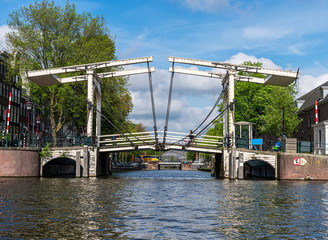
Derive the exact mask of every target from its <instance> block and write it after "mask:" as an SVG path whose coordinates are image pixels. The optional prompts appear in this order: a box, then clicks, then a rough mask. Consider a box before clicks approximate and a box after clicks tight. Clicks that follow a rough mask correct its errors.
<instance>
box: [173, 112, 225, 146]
mask: <svg viewBox="0 0 328 240" xmlns="http://www.w3.org/2000/svg"><path fill="white" fill-rule="evenodd" d="M227 109H228V107H226V108H225V109H223V110H222V112H220V113H219V114H218V115H217V116H215V118H213V119H212V120H211V121H210V122H209V123H208V124H207V125H206V126H205V127H204V128H203V129H202V130H201V131H200V132H199V133H198V134H196V135H195V138H197V137H198V136H200V134H201V133H202V132H204V131H205V130H206V129H208V128H209V127H210V126H211V125H212V124H213V123H214V121H215V120H217V119H218V118H219V117H221V116H222V114H224V113H225V111H227ZM188 136H189V135H187V136H185V137H183V138H181V139H180V140H178V141H176V142H174V143H172V144H173V145H174V144H178V143H179V142H180V141H182V140H183V139H185V138H187V137H188Z"/></svg>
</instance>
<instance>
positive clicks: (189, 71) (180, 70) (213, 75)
mask: <svg viewBox="0 0 328 240" xmlns="http://www.w3.org/2000/svg"><path fill="white" fill-rule="evenodd" d="M169 71H170V72H174V73H182V74H189V75H195V76H201V77H210V78H219V79H222V78H224V76H225V74H222V73H215V72H210V71H200V70H192V69H186V68H172V67H170V68H169Z"/></svg>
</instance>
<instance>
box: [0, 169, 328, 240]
mask: <svg viewBox="0 0 328 240" xmlns="http://www.w3.org/2000/svg"><path fill="white" fill-rule="evenodd" d="M327 184H328V183H326V182H300V181H238V180H235V181H232V180H230V181H229V180H217V179H213V178H211V177H210V176H209V174H208V173H206V172H194V171H192V172H188V171H176V170H175V171H174V170H173V171H170V170H165V171H137V172H125V173H117V174H115V175H114V176H112V177H109V178H90V179H85V178H79V179H77V178H70V179H64V178H52V179H51V178H47V179H38V178H0V192H1V195H0V238H1V239H3V238H4V239H31V238H32V239H40V238H41V239H235V238H238V239H263V238H268V239H302V238H311V239H320V238H327V237H328V233H327V232H326V230H327V225H328V223H327V221H326V220H325V218H326V217H327V213H328V210H327V206H328V205H327V204H328V202H327V200H328V199H327V193H328V185H327Z"/></svg>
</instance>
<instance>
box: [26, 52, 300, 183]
mask: <svg viewBox="0 0 328 240" xmlns="http://www.w3.org/2000/svg"><path fill="white" fill-rule="evenodd" d="M168 60H169V62H171V63H172V67H170V68H169V71H170V72H171V78H170V84H169V94H168V103H167V110H166V117H165V125H164V130H163V131H159V130H158V129H157V123H156V112H155V102H154V96H153V85H152V72H154V71H155V68H154V67H150V63H151V62H153V57H143V58H134V59H126V60H115V61H107V62H99V63H90V64H84V65H75V66H66V67H61V68H54V69H45V70H39V71H27V72H26V79H28V80H30V81H32V82H35V83H36V84H38V85H40V86H50V85H56V84H66V83H74V82H79V81H87V83H88V84H87V86H88V91H87V99H86V100H87V102H88V106H87V116H86V118H87V124H86V125H87V134H86V135H87V138H92V137H94V136H95V141H94V144H93V148H96V149H97V150H96V152H99V153H100V154H106V153H110V152H124V151H138V150H155V151H157V150H163V151H166V150H183V151H193V152H203V153H213V154H222V153H223V154H225V155H226V157H224V159H226V160H224V168H225V169H228V170H227V172H228V175H229V177H230V178H236V174H237V172H238V167H239V166H241V165H239V166H238V164H236V158H237V157H236V153H237V151H236V142H235V139H236V138H235V137H236V136H235V124H234V111H235V97H234V91H235V81H244V82H251V83H257V84H267V85H276V86H282V87H287V86H288V85H289V84H291V83H293V82H294V81H296V80H297V79H298V76H299V71H297V72H293V71H284V70H277V69H268V68H262V67H256V66H244V65H238V64H230V63H223V62H215V61H205V60H196V59H187V58H179V57H169V58H168ZM144 63H146V65H147V66H146V68H138V69H134V70H124V69H123V67H124V66H126V65H133V64H144ZM179 64H180V65H184V64H185V65H193V66H200V67H202V68H206V67H207V68H210V70H209V71H200V70H193V69H190V68H183V67H181V66H177V65H179ZM109 68H117V69H123V70H120V71H112V72H104V71H105V70H106V69H109ZM98 70H102V71H100V72H99V71H98ZM67 73H69V74H70V75H72V74H75V76H73V77H71V76H70V77H63V78H61V77H59V76H58V75H60V74H67ZM239 73H242V74H239ZM255 73H256V74H261V75H263V76H264V78H258V77H253V76H252V74H255ZM133 74H147V75H148V79H149V91H150V101H151V106H152V109H151V110H152V116H153V124H154V125H153V131H151V132H139V133H131V132H129V131H128V130H127V129H126V128H124V126H123V129H122V127H118V126H116V125H115V124H113V123H112V122H111V121H110V120H109V119H108V118H107V116H104V114H103V113H102V111H101V103H102V89H101V86H102V81H103V79H110V78H112V77H117V76H129V75H133ZM175 74H189V75H196V76H203V77H209V78H215V79H218V80H221V83H222V91H221V92H220V91H218V92H220V93H219V95H218V98H217V100H216V101H215V103H214V105H213V107H212V109H211V110H210V112H209V113H208V115H207V116H205V117H204V119H203V121H202V122H201V123H200V124H199V125H195V126H196V127H195V129H194V130H193V131H191V132H190V133H178V132H170V131H168V129H169V119H170V108H171V99H172V94H173V89H174V87H173V83H174V75H175ZM94 103H95V104H94ZM220 103H222V106H223V108H222V111H220V112H219V113H218V114H215V116H214V117H213V112H216V111H214V110H216V109H217V106H218V104H220ZM94 114H95V115H96V119H95V121H94ZM219 118H222V121H223V136H209V135H206V132H207V130H208V129H210V128H211V127H212V126H213V125H214V123H215V121H216V120H217V119H219ZM101 120H103V121H104V122H106V123H107V124H109V125H110V126H111V127H112V128H113V132H116V134H110V135H102V134H101ZM94 126H95V127H94ZM94 130H95V133H94ZM224 139H226V140H227V141H224ZM95 155H97V153H95ZM95 158H97V156H96V157H95ZM95 162H96V163H95V165H97V160H95ZM89 165H90V164H89ZM94 169H97V166H95V167H94ZM94 171H96V170H94ZM96 175H97V174H96Z"/></svg>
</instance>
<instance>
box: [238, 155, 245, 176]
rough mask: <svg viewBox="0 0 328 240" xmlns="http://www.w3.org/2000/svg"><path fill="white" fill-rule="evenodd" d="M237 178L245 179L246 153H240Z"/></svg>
mask: <svg viewBox="0 0 328 240" xmlns="http://www.w3.org/2000/svg"><path fill="white" fill-rule="evenodd" d="M237 177H238V179H244V153H239V158H238V176H237Z"/></svg>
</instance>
